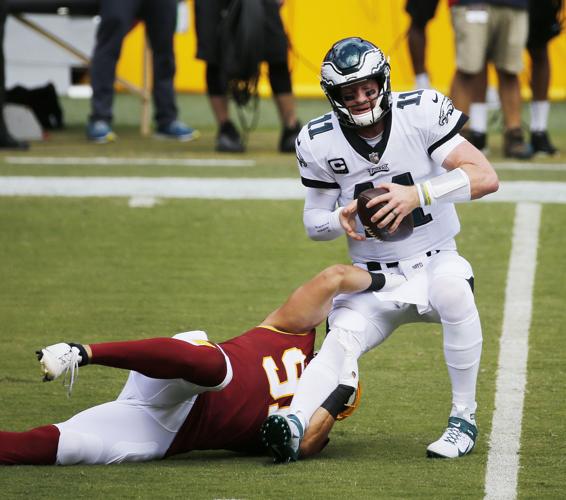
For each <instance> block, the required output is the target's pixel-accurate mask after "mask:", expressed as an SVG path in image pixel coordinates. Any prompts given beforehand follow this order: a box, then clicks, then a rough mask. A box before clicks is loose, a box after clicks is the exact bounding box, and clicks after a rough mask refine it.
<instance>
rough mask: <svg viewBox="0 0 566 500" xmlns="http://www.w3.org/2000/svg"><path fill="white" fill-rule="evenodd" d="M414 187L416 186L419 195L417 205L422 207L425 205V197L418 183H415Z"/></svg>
mask: <svg viewBox="0 0 566 500" xmlns="http://www.w3.org/2000/svg"><path fill="white" fill-rule="evenodd" d="M416 188H417V193H418V195H419V205H420V206H421V207H424V206H425V205H426V203H425V198H424V194H423V188H422V186H421V185H420V184H417V185H416Z"/></svg>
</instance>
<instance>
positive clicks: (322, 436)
mask: <svg viewBox="0 0 566 500" xmlns="http://www.w3.org/2000/svg"><path fill="white" fill-rule="evenodd" d="M334 422H336V419H335V418H334V417H333V416H332V415H331V414H330V412H329V411H328V410H327V409H325V408H322V407H320V408H317V410H316V411H315V412H314V413H313V416H312V417H311V419H310V422H309V426H308V427H307V430H306V432H305V435H304V436H303V439H302V440H301V445H300V448H299V449H300V454H301V458H307V457H311V456H313V455H316V454H317V453H320V452H321V451H322V450H323V449H324V447H325V446H326V445H327V444H328V441H330V438H329V437H328V435H329V434H330V431H331V430H332V427H333V426H334Z"/></svg>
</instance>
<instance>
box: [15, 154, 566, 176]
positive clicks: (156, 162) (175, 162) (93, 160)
mask: <svg viewBox="0 0 566 500" xmlns="http://www.w3.org/2000/svg"><path fill="white" fill-rule="evenodd" d="M4 163H7V164H9V165H45V166H49V165H76V166H117V165H138V166H169V165H171V166H182V167H253V166H255V165H256V164H257V162H256V161H255V160H251V159H242V160H238V159H231V158H124V157H121V158H120V157H112V156H93V157H85V156H75V157H72V156H27V155H26V156H6V157H5V158H4ZM493 166H494V167H495V169H496V170H521V171H524V170H536V171H549V172H566V163H534V162H499V163H493Z"/></svg>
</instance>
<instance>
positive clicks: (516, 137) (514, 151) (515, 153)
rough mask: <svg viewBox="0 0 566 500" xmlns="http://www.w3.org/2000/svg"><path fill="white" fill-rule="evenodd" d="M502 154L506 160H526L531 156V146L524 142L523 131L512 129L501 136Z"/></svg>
mask: <svg viewBox="0 0 566 500" xmlns="http://www.w3.org/2000/svg"><path fill="white" fill-rule="evenodd" d="M503 154H504V156H505V157H506V158H516V159H518V160H528V159H529V158H531V157H532V156H533V150H532V149H531V145H530V144H527V143H526V142H525V139H524V137H523V131H522V130H521V129H520V128H512V129H509V130H506V131H505V134H504V136H503Z"/></svg>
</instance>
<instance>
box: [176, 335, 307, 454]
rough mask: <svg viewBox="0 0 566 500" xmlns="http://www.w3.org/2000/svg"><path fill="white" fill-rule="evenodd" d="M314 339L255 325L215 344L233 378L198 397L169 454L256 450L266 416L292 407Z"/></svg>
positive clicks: (258, 448) (258, 449)
mask: <svg viewBox="0 0 566 500" xmlns="http://www.w3.org/2000/svg"><path fill="white" fill-rule="evenodd" d="M314 340H315V331H314V330H313V331H312V332H310V333H303V334H293V333H284V332H280V331H278V330H275V329H273V328H270V327H265V326H258V327H256V328H252V329H251V330H249V331H247V332H246V333H244V334H242V335H240V336H239V337H236V338H234V339H232V340H228V341H227V342H223V343H221V344H219V345H220V347H222V349H223V350H224V352H225V353H226V355H227V356H228V358H229V359H230V362H231V364H232V370H233V372H234V374H233V378H232V381H231V382H230V383H229V384H228V385H227V386H226V387H225V388H224V389H223V390H221V391H218V392H205V393H203V394H200V395H199V396H198V397H197V400H196V402H195V404H194V406H193V408H192V409H191V412H190V413H189V416H188V417H187V419H186V420H185V422H184V423H183V425H182V426H181V428H180V429H179V432H178V433H177V435H176V436H175V439H174V440H173V442H172V443H171V446H170V447H169V450H168V451H167V456H170V455H175V454H177V453H184V452H187V451H190V450H211V449H228V450H235V451H244V452H257V451H260V450H261V449H262V447H261V442H260V438H259V428H260V426H261V424H262V423H263V421H264V420H265V419H266V418H267V416H268V415H269V414H271V413H273V412H275V411H277V410H278V409H279V408H284V407H288V406H289V405H290V403H291V399H292V398H293V394H294V393H295V389H296V387H297V383H298V381H299V377H300V376H301V374H302V371H303V369H304V367H305V365H306V364H307V362H308V361H310V360H311V359H312V356H313V350H314Z"/></svg>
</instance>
